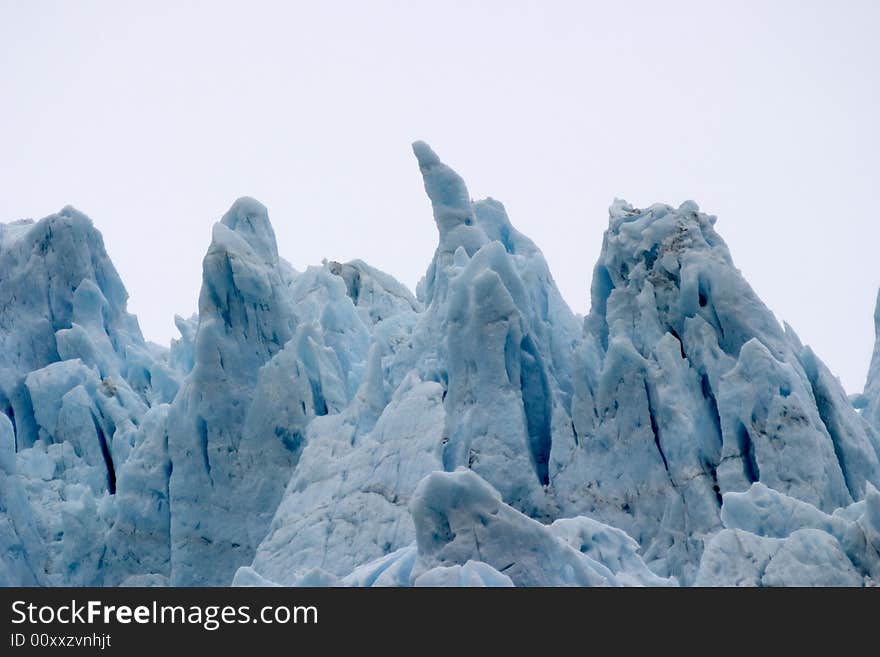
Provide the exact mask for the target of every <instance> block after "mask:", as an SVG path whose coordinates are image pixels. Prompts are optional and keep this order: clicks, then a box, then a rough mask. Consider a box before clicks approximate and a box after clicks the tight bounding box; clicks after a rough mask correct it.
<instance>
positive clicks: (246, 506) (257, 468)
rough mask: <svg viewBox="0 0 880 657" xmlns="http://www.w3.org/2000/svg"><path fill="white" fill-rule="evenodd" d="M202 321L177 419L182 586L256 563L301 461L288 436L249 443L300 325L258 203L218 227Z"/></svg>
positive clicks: (225, 576) (176, 558) (174, 507)
mask: <svg viewBox="0 0 880 657" xmlns="http://www.w3.org/2000/svg"><path fill="white" fill-rule="evenodd" d="M198 322H199V323H198V330H197V333H196V336H195V344H194V365H193V368H192V371H191V372H190V374H189V376H188V377H187V378H186V380H185V381H184V384H183V386H182V388H181V390H180V393H179V394H178V396H177V398H176V399H175V401H174V403H173V405H172V407H171V410H170V413H169V418H168V451H169V455H170V460H171V465H172V468H173V470H172V472H171V479H170V485H169V493H170V505H171V514H170V522H171V582H172V584H175V585H198V584H201V585H218V584H228V583H229V581H230V580H231V579H232V575H233V573H234V571H235V568H236V567H237V566H238V565H240V564H241V563H248V562H249V561H250V559H251V558H252V557H253V552H254V549H255V548H256V544H257V543H258V542H259V541H260V540H261V539H262V535H263V533H264V532H265V528H266V526H267V525H268V522H269V519H270V518H271V514H272V512H273V511H274V508H275V505H276V504H277V502H278V499H279V498H280V495H281V490H282V489H283V486H284V484H285V483H286V482H287V479H288V477H289V475H290V472H291V470H292V467H293V464H294V463H295V457H296V449H295V446H293V445H291V444H290V443H289V442H288V443H286V442H285V441H284V440H283V439H282V437H280V436H277V435H274V434H270V435H265V434H261V435H259V436H258V437H257V439H256V440H244V438H243V427H244V424H245V419H246V416H247V413H248V409H249V408H250V405H251V401H252V399H253V396H254V391H255V389H256V388H257V386H258V383H259V377H258V373H259V371H260V369H261V368H262V367H263V365H265V364H266V363H267V362H268V361H269V360H270V359H271V358H272V357H273V356H274V355H275V354H277V353H278V352H279V351H281V349H282V347H283V346H284V344H285V343H286V342H287V341H288V340H289V339H290V338H291V337H292V336H293V331H294V328H295V325H296V320H295V318H294V316H293V311H292V309H291V307H290V301H289V299H288V287H287V282H286V280H285V276H284V272H283V269H282V264H281V263H280V261H279V258H278V250H277V247H276V244H275V234H274V231H273V230H272V226H271V224H270V223H269V217H268V214H267V212H266V208H265V207H263V206H262V205H261V204H260V203H258V202H257V201H254V200H253V199H249V198H242V199H239V200H238V201H236V202H235V203H234V204H233V206H232V207H231V208H230V210H229V211H228V212H227V213H226V214H225V215H224V216H223V218H222V219H221V220H220V222H218V223H217V224H215V225H214V230H213V239H212V241H211V246H210V247H209V248H208V252H207V254H206V255H205V259H204V263H203V282H202V290H201V294H200V295H199V319H198ZM291 447H293V449H291Z"/></svg>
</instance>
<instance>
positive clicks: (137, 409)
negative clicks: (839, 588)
mask: <svg viewBox="0 0 880 657" xmlns="http://www.w3.org/2000/svg"><path fill="white" fill-rule="evenodd" d="M127 298H128V294H127V292H126V290H125V287H124V286H123V284H122V281H121V280H120V278H119V275H118V274H117V272H116V269H115V268H114V266H113V264H112V262H111V261H110V258H109V257H108V255H107V252H106V250H105V248H104V243H103V239H102V238H101V234H100V233H99V232H98V231H97V230H96V229H95V227H94V226H93V225H92V222H91V221H90V220H89V218H88V217H86V216H85V215H83V214H82V213H80V212H78V211H77V210H75V209H73V208H71V207H66V208H64V209H63V210H61V212H59V213H58V214H54V215H51V216H49V217H46V218H44V219H41V220H40V221H37V222H34V221H30V220H27V221H20V222H15V223H12V224H6V225H0V412H2V413H3V414H4V416H5V417H4V418H3V421H2V422H0V425H5V427H0V429H2V430H0V433H4V434H5V435H4V442H5V443H6V444H4V447H3V449H4V451H6V452H7V454H6V457H7V459H8V462H7V467H5V468H4V469H5V471H6V475H5V479H6V483H5V485H4V487H5V493H4V494H3V495H2V496H3V498H4V501H3V503H2V504H0V507H3V509H2V510H3V511H4V512H5V515H6V516H7V518H8V519H9V520H10V522H11V525H10V526H11V527H12V528H13V530H12V533H13V534H14V535H17V536H18V538H17V539H15V541H17V542H18V547H15V548H11V547H10V546H9V545H0V552H2V553H4V554H7V553H9V550H10V549H11V550H12V552H15V553H18V554H21V555H22V558H23V562H24V563H26V564H28V569H29V570H30V572H31V573H32V574H31V575H28V576H25V573H24V571H20V570H19V571H18V573H19V574H20V575H22V579H19V583H29V582H36V583H40V584H55V585H65V586H72V585H101V584H103V583H104V572H103V570H102V567H101V566H102V564H103V563H104V561H103V555H102V552H103V541H104V534H105V532H106V531H107V529H108V527H109V525H110V524H111V523H112V518H113V508H114V506H115V492H116V489H117V483H118V481H117V480H118V474H119V471H120V469H121V468H122V467H123V465H124V464H125V462H126V460H127V459H128V456H129V454H130V452H131V450H132V448H133V446H134V444H135V442H136V437H137V434H138V431H139V429H138V427H139V425H140V423H141V420H142V419H143V417H144V415H145V414H146V413H147V412H148V408H149V407H150V406H156V405H158V404H160V403H161V402H164V401H168V400H170V399H171V398H172V397H173V395H174V394H175V392H176V390H177V387H178V380H177V376H176V374H174V373H173V371H172V369H171V368H170V367H169V366H168V364H167V354H165V353H164V351H163V350H162V349H161V348H159V347H157V346H156V345H149V344H147V343H146V342H145V341H144V338H143V336H142V335H141V332H140V328H139V327H138V323H137V319H136V318H135V317H134V316H133V315H130V314H129V313H128V311H127V309H126V301H127ZM7 418H8V420H9V421H8V422H6V419H7ZM47 480H51V484H48V483H47ZM6 540H8V535H7V536H5V537H4V538H0V543H3V542H5V541H6ZM12 583H15V580H13V581H12Z"/></svg>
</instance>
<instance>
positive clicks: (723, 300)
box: [556, 201, 880, 583]
mask: <svg viewBox="0 0 880 657" xmlns="http://www.w3.org/2000/svg"><path fill="white" fill-rule="evenodd" d="M610 214H611V216H610V221H609V228H608V230H607V232H606V233H605V239H604V243H603V247H602V253H601V255H600V258H599V262H598V263H597V265H596V267H595V271H594V275H593V283H592V310H591V313H590V315H589V317H588V318H587V320H586V322H585V326H586V329H587V336H586V340H585V343H584V346H583V348H582V351H581V355H580V362H581V363H582V369H581V370H580V372H579V373H578V375H577V380H576V382H575V400H574V402H573V404H572V406H573V408H574V413H573V421H574V426H575V429H576V431H577V435H578V437H579V446H580V449H579V450H576V451H575V452H573V453H572V458H571V461H570V463H569V464H568V465H565V464H563V466H562V468H561V471H560V473H559V476H558V477H557V482H556V484H557V486H556V487H557V493H558V494H559V495H560V498H561V499H560V505H561V507H562V508H563V509H565V510H566V511H567V512H568V513H571V512H579V513H585V514H588V515H593V516H595V517H597V518H599V519H601V520H603V521H604V522H608V523H611V524H613V525H615V526H618V527H621V528H622V529H624V530H625V531H627V532H628V533H630V534H631V535H632V536H634V537H635V538H636V539H637V540H638V541H639V542H640V543H641V545H642V548H643V549H644V550H645V555H646V560H647V561H649V562H651V563H652V566H653V567H654V569H655V570H656V571H657V572H658V573H660V574H672V575H676V576H678V577H679V578H680V579H681V580H682V581H683V582H684V583H688V582H690V581H692V580H693V578H694V576H695V572H696V565H697V564H698V563H699V557H700V554H701V553H702V549H703V539H704V537H706V536H708V535H710V534H712V533H714V532H715V531H717V530H718V529H720V527H721V523H720V518H719V512H720V509H721V504H722V499H723V496H724V495H725V494H726V493H728V492H731V491H744V490H746V489H748V488H749V486H750V485H751V484H752V483H754V482H757V481H760V482H761V483H762V484H765V485H766V486H769V487H771V488H774V489H776V490H777V491H779V492H781V493H784V494H786V495H789V496H791V497H794V498H797V499H800V500H802V501H804V502H808V503H809V504H812V505H814V506H815V507H817V508H818V509H821V510H823V511H825V512H831V511H833V510H834V509H835V508H837V507H841V506H845V505H847V504H849V503H851V502H852V501H853V500H854V499H860V498H861V497H863V496H864V493H865V490H866V484H867V483H868V482H870V483H873V484H874V485H877V483H878V481H880V467H878V457H877V452H876V449H875V442H874V437H873V434H872V432H871V431H870V429H869V428H868V427H867V426H866V424H865V423H864V422H862V421H861V420H860V418H859V417H858V416H857V414H856V413H855V412H854V410H853V409H852V407H851V406H850V405H849V404H848V403H847V398H846V395H845V394H844V393H843V390H842V388H841V387H840V383H839V382H838V381H837V380H836V379H835V378H834V377H832V376H830V374H829V373H828V371H827V369H826V368H825V367H824V365H822V364H821V362H820V361H819V360H818V359H817V358H816V356H815V355H814V354H813V353H812V351H810V350H809V349H808V348H804V347H803V346H801V345H800V343H799V342H798V341H797V339H796V337H795V336H794V334H793V333H792V332H790V331H789V332H788V334H787V333H786V332H785V331H784V330H783V328H782V327H781V326H779V324H778V323H777V321H776V320H775V318H774V317H773V315H772V313H771V312H770V311H769V310H768V309H767V308H766V306H765V305H764V304H763V303H762V302H761V301H760V299H758V297H757V295H756V294H755V293H754V291H753V290H752V289H751V287H750V286H749V285H748V283H747V282H746V281H745V279H744V278H743V277H742V275H741V274H740V272H739V271H738V270H737V269H736V268H735V267H734V265H733V261H732V260H731V257H730V254H729V252H728V250H727V247H726V245H725V244H724V242H723V240H722V239H721V238H720V237H719V235H718V234H717V233H716V232H715V230H714V227H713V226H714V223H715V218H714V217H711V216H708V215H705V214H702V213H700V212H699V210H698V208H697V206H696V204H695V203H693V202H690V201H688V202H686V203H684V204H683V205H682V206H681V207H679V208H677V209H676V208H672V207H669V206H666V205H654V206H651V207H650V208H648V209H645V210H639V209H636V208H633V207H632V206H630V205H628V204H627V203H625V202H622V201H617V202H615V203H614V205H613V206H612V207H611V213H610Z"/></svg>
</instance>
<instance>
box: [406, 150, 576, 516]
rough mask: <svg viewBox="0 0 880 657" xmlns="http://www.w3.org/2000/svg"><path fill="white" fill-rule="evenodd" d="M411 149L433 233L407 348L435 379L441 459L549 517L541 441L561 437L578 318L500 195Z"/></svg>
mask: <svg viewBox="0 0 880 657" xmlns="http://www.w3.org/2000/svg"><path fill="white" fill-rule="evenodd" d="M413 151H414V153H415V155H416V159H417V160H418V163H419V169H420V170H421V172H422V177H423V179H424V184H425V191H426V192H427V194H428V197H429V199H430V200H431V205H432V208H433V214H434V221H435V223H436V225H437V230H438V233H439V244H438V246H437V250H436V253H435V255H434V259H433V261H432V262H431V265H430V267H429V268H428V272H427V274H426V276H425V278H424V279H423V281H422V283H421V284H420V288H419V292H420V295H419V296H420V298H421V299H422V300H423V301H424V302H425V304H426V310H425V313H424V314H423V316H422V318H421V319H420V321H419V323H418V324H417V326H416V327H415V329H414V330H413V337H412V345H413V349H412V350H410V352H409V354H408V355H407V356H408V357H409V358H410V361H409V365H410V366H411V367H414V368H415V369H416V370H417V371H418V373H419V375H420V376H421V377H422V378H423V379H426V380H435V381H438V382H440V383H441V384H442V385H443V386H444V388H445V391H446V392H445V402H444V405H445V408H446V429H445V437H444V445H443V452H442V454H443V465H444V467H445V468H446V469H447V470H453V469H455V468H456V467H458V466H465V467H469V468H472V469H473V470H475V471H476V472H477V473H479V474H480V475H481V476H482V477H484V478H485V479H486V480H487V481H489V482H490V483H491V484H492V485H493V486H495V487H496V488H497V489H498V490H499V491H500V492H501V494H502V496H503V498H504V500H505V501H506V502H507V503H509V504H512V505H513V506H515V507H516V508H518V509H520V510H522V511H523V512H525V513H527V514H529V515H533V516H535V517H543V518H551V517H554V516H555V510H554V504H553V500H552V496H550V495H548V494H547V492H546V491H547V488H548V487H549V486H550V483H551V481H550V480H551V470H552V466H551V452H552V451H553V450H554V449H561V448H562V446H566V447H565V449H567V448H568V446H570V445H572V444H573V433H572V429H571V421H570V418H569V415H568V413H569V407H570V403H571V395H572V384H571V366H572V362H571V358H570V355H571V353H573V351H574V350H575V347H576V346H577V344H578V343H579V340H580V335H581V327H580V325H579V322H578V320H577V319H576V318H575V316H574V314H573V313H572V312H571V310H570V309H569V308H568V306H567V305H566V304H565V302H564V301H563V300H562V297H561V295H560V294H559V291H558V290H557V288H556V284H555V283H554V281H553V278H552V276H551V275H550V272H549V269H548V268H547V264H546V262H545V260H544V258H543V256H542V255H541V252H540V251H539V250H538V249H537V248H536V247H535V245H534V244H533V243H532V242H531V241H530V240H528V239H527V238H525V237H523V236H522V235H521V234H520V233H518V232H517V231H516V230H515V229H514V228H513V227H512V226H511V225H510V221H509V220H508V218H507V214H506V212H505V210H504V206H503V205H501V204H500V203H498V202H497V201H494V200H491V199H487V200H484V201H479V202H477V203H472V202H471V200H470V195H469V193H468V190H467V187H466V186H465V184H464V181H463V180H462V179H461V177H460V176H459V175H458V174H457V173H455V172H454V171H453V170H452V169H451V168H449V167H448V166H447V165H445V164H443V163H442V162H441V161H440V159H439V158H438V157H437V155H436V154H435V153H434V151H432V150H431V149H430V148H429V147H428V146H427V144H425V143H423V142H416V143H415V144H413ZM404 369H405V368H404ZM554 443H556V446H555V447H554ZM565 449H563V451H565Z"/></svg>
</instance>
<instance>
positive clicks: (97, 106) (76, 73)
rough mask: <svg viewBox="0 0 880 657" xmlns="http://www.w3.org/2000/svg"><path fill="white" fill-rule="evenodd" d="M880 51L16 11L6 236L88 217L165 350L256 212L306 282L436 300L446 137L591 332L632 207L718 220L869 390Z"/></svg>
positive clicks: (603, 27) (3, 207)
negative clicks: (349, 271)
mask: <svg viewBox="0 0 880 657" xmlns="http://www.w3.org/2000/svg"><path fill="white" fill-rule="evenodd" d="M878 32H880V2H872V1H870V0H868V1H865V2H856V1H852V2H830V1H829V2H803V1H802V2H781V1H774V2H754V3H747V2H737V3H731V2H707V1H706V0H703V1H700V2H681V3H676V2H670V1H669V0H666V1H664V2H613V3H612V2H608V1H607V0H603V1H600V2H585V1H581V2H551V1H548V0H541V1H540V2H513V1H510V0H508V1H504V2H488V1H484V2H453V1H451V0H443V1H442V2H441V1H438V0H433V1H430V2H413V1H411V2H379V1H361V2H354V1H350V2H339V3H336V2H327V1H322V2H317V1H311V2H283V3H282V2H278V3H260V2H254V1H249V2H239V3H221V2H190V3H184V2H173V3H172V2H159V1H157V0H149V1H147V0H142V1H140V2H136V3H127V2H120V1H113V2H110V1H107V2H74V1H68V2H52V3H50V2H40V1H35V0H0V221H10V220H14V219H18V218H22V217H33V218H40V217H43V216H45V215H48V214H51V213H52V212H56V211H57V210H59V209H60V208H61V207H63V206H64V205H66V204H72V205H74V206H76V207H77V208H79V209H80V210H82V211H83V212H85V213H86V214H88V215H89V216H91V218H92V219H93V221H94V222H95V224H96V226H97V227H98V228H99V229H100V230H101V231H102V232H103V234H104V239H105V242H106V245H107V248H108V251H109V252H110V255H111V257H112V258H113V260H114V262H115V264H116V266H117V268H118V269H119V271H120V273H121V275H122V278H123V280H124V281H125V284H126V285H127V287H128V291H129V294H130V309H131V310H132V311H133V312H135V313H137V315H138V317H139V319H140V323H141V327H142V328H143V330H144V333H145V334H146V336H147V337H148V338H150V339H152V340H155V341H158V342H163V343H167V342H168V340H169V339H170V338H171V337H173V336H175V335H176V331H175V329H174V326H173V321H172V318H173V315H174V313H179V314H185V315H188V314H190V313H191V312H193V311H195V309H196V303H197V298H198V291H199V286H200V277H201V259H202V256H203V255H204V252H205V249H206V248H207V246H208V242H209V240H210V234H211V225H212V223H213V222H214V221H216V220H217V219H218V218H219V217H220V216H221V215H222V213H223V212H224V211H225V210H226V209H227V208H228V206H229V205H230V204H231V203H232V202H233V201H234V200H235V198H237V197H238V196H242V195H250V196H254V197H256V198H258V199H260V200H261V201H262V202H263V203H265V204H266V205H267V206H268V208H269V214H270V217H271V218H272V220H273V223H274V226H275V231H276V234H277V237H278V244H279V250H280V252H281V255H282V256H283V257H285V258H286V259H288V260H289V261H290V262H291V263H292V264H293V265H294V266H295V267H296V268H298V269H303V268H305V266H307V265H308V264H317V263H319V262H320V261H321V259H322V258H325V257H326V258H330V259H337V260H347V259H351V258H362V259H364V260H366V261H367V262H369V263H371V264H373V265H375V266H378V267H379V268H381V269H384V270H385V271H388V272H390V273H391V274H393V275H395V276H396V277H398V278H399V279H400V280H402V281H403V282H404V283H406V284H407V285H409V286H410V287H411V288H414V287H415V284H416V282H417V281H418V279H419V278H420V277H421V276H422V274H423V273H424V271H425V269H426V267H427V265H428V263H429V261H430V258H431V255H432V253H433V250H434V247H435V245H436V238H437V235H436V229H435V227H434V224H433V222H432V219H431V211H430V205H429V203H428V200H427V199H426V198H425V195H424V191H423V188H422V184H421V180H420V177H419V172H418V167H417V166H416V163H415V160H414V158H413V156H412V153H411V151H410V142H412V141H413V140H415V139H424V140H426V141H428V142H429V143H430V144H431V145H432V146H433V147H434V149H435V150H436V151H437V152H438V154H440V156H441V158H443V159H444V160H445V161H446V162H447V163H449V164H450V165H451V166H453V167H454V168H455V169H456V170H458V171H459V173H461V174H462V176H464V178H465V180H466V181H467V183H468V186H469V189H470V192H471V195H472V196H473V197H474V198H478V197H483V196H493V197H495V198H497V199H499V200H501V201H503V202H504V203H505V205H506V206H507V209H508V211H509V214H510V216H511V219H512V221H513V222H514V224H515V225H516V226H517V227H518V228H519V229H520V230H522V231H523V232H524V233H526V234H527V235H529V236H530V237H532V238H533V239H534V240H535V242H537V244H538V245H539V246H540V247H541V248H542V249H543V251H544V254H545V255H546V256H547V260H548V261H549V263H550V267H551V270H552V271H553V274H554V276H555V278H556V281H557V283H558V284H559V286H560V288H561V290H562V293H563V295H564V296H565V298H566V299H567V300H568V302H569V303H570V304H571V306H572V307H573V308H574V309H575V310H576V311H577V312H580V313H585V312H586V311H587V310H588V309H589V280H590V275H591V271H592V268H593V264H594V262H595V261H596V258H597V256H598V253H599V248H600V246H601V241H602V232H603V230H604V229H605V227H606V226H607V208H608V206H609V205H610V203H611V201H612V200H613V199H614V197H615V196H617V197H621V198H625V199H627V200H629V201H630V202H631V203H633V204H634V205H636V206H645V205H649V204H651V203H653V202H655V201H662V202H667V203H670V204H673V205H678V204H680V203H681V202H682V201H684V200H686V199H694V200H696V201H697V202H698V203H699V204H700V207H701V208H702V209H703V210H704V211H706V212H710V213H712V214H716V215H717V216H718V218H719V220H718V223H717V225H716V228H717V229H718V230H719V232H720V233H721V234H722V236H723V237H724V238H725V240H726V241H727V243H728V245H729V246H730V248H731V251H732V253H733V257H734V260H735V262H736V263H737V265H738V266H739V268H740V269H741V270H742V271H743V273H744V274H745V276H746V278H747V279H748V280H749V281H750V282H751V284H752V285H753V286H754V288H755V289H756V291H757V292H758V294H759V295H760V296H761V297H762V298H763V299H764V301H765V302H766V303H767V304H768V305H769V306H770V308H772V309H773V311H774V312H775V313H776V315H777V317H778V318H780V319H781V320H786V321H788V322H789V323H790V324H792V326H793V327H794V328H795V329H796V330H797V332H798V333H799V334H800V336H801V338H802V340H803V341H804V342H806V343H808V344H810V345H812V346H813V347H814V348H815V349H816V351H817V352H818V353H819V354H820V356H821V357H822V358H823V359H824V360H825V361H826V362H827V363H828V365H829V366H830V367H831V369H832V370H833V371H834V372H835V373H837V374H838V375H839V376H840V377H841V379H842V380H843V382H844V384H845V386H846V387H847V389H848V390H849V391H851V392H852V391H855V390H860V389H861V387H862V385H863V384H864V378H865V373H866V371H867V367H868V362H869V359H870V354H871V348H872V344H873V323H872V314H873V308H874V301H875V295H876V292H877V286H878V283H880V259H878V257H877V256H876V254H877V252H878V247H880V240H878V233H880V229H878V218H877V215H876V210H875V208H877V206H878V201H880V199H878V196H880V191H878V190H880V186H878V180H880V161H878V153H880V128H878V117H880V91H878V86H880V84H878V83H880V74H878V69H880V38H878Z"/></svg>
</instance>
